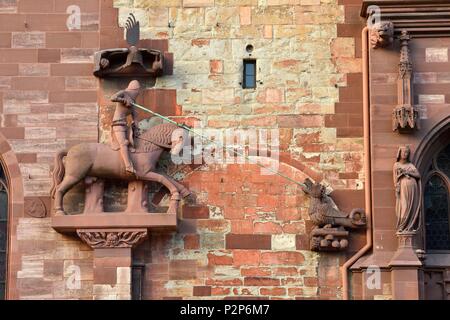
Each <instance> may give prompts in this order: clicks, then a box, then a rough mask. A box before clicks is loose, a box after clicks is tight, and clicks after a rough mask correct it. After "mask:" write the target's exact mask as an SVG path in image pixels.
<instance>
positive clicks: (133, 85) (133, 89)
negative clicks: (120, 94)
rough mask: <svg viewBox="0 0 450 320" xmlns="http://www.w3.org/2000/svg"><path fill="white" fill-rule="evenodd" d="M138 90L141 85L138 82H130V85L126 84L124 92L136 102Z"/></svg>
mask: <svg viewBox="0 0 450 320" xmlns="http://www.w3.org/2000/svg"><path fill="white" fill-rule="evenodd" d="M140 90H141V84H140V83H139V81H137V80H131V81H130V83H129V84H128V87H127V88H126V89H125V92H126V93H127V94H128V95H129V96H130V98H132V99H133V100H136V98H137V96H138V95H139V92H140Z"/></svg>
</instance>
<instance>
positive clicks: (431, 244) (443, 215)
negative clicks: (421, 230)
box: [424, 145, 450, 250]
mask: <svg viewBox="0 0 450 320" xmlns="http://www.w3.org/2000/svg"><path fill="white" fill-rule="evenodd" d="M449 186H450V145H448V146H447V147H446V148H444V149H443V150H442V151H441V152H439V153H438V154H437V156H436V157H435V158H434V159H433V162H432V165H431V168H430V172H429V174H428V176H427V180H426V183H425V190H424V194H425V199H424V209H425V232H426V248H427V250H450V218H449V213H450V210H449V208H450V199H449Z"/></svg>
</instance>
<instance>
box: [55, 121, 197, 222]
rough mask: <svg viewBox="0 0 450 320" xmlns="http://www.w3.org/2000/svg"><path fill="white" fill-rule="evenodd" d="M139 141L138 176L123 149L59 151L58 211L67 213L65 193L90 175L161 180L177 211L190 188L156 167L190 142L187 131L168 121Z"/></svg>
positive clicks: (95, 146)
mask: <svg viewBox="0 0 450 320" xmlns="http://www.w3.org/2000/svg"><path fill="white" fill-rule="evenodd" d="M136 142H137V143H136V151H135V152H134V153H132V154H131V159H132V161H133V163H134V166H135V168H136V176H135V175H133V174H130V173H128V172H126V171H125V165H124V164H123V161H122V158H121V157H120V154H119V152H118V151H114V150H113V149H112V148H111V147H110V146H109V145H106V144H103V143H81V144H78V145H75V146H73V147H71V148H70V149H69V150H62V151H60V152H58V153H57V155H56V158H55V168H54V170H53V186H52V189H51V191H50V192H51V195H52V197H53V198H54V199H55V201H54V203H55V206H54V210H55V212H56V214H64V208H63V197H64V195H65V194H66V193H67V191H69V190H70V189H71V188H72V187H74V186H75V185H76V184H77V183H78V182H80V181H82V180H83V179H84V178H86V177H97V178H104V179H120V180H126V181H135V180H144V181H155V182H159V183H161V184H162V185H164V186H165V187H166V188H167V189H168V190H169V192H170V194H171V202H170V208H172V211H175V212H176V208H177V206H178V201H179V200H180V195H181V196H182V197H186V196H188V195H189V194H190V191H189V190H188V189H187V188H186V187H184V186H183V185H182V184H180V183H178V182H176V181H175V180H174V179H172V178H170V177H169V176H167V175H165V174H160V173H156V172H155V169H156V165H157V163H158V160H159V158H160V156H161V154H162V152H163V151H164V150H170V153H171V154H173V155H178V154H179V153H180V152H181V150H182V149H183V146H184V145H185V144H188V143H190V139H189V136H188V135H187V132H186V131H185V130H184V129H181V128H179V127H177V126H176V125H173V124H167V123H164V124H160V125H156V126H154V127H152V128H150V129H149V130H147V131H146V132H144V133H143V134H141V135H140V136H138V137H137V138H136ZM64 157H65V163H63V158H64ZM170 210H171V209H169V211H170ZM175 212H169V213H175Z"/></svg>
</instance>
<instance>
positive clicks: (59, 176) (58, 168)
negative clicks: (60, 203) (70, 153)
mask: <svg viewBox="0 0 450 320" xmlns="http://www.w3.org/2000/svg"><path fill="white" fill-rule="evenodd" d="M66 155H67V150H61V151H58V153H57V154H56V157H55V168H54V169H53V173H52V188H51V189H50V195H51V197H52V198H55V193H56V188H57V187H58V185H59V184H60V183H61V181H62V180H63V179H64V173H65V171H66V170H65V168H64V163H63V158H64V157H65V156H66Z"/></svg>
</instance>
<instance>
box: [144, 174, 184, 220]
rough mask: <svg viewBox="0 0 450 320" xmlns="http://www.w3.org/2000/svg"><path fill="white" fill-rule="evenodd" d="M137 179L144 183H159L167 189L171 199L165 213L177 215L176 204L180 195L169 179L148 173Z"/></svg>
mask: <svg viewBox="0 0 450 320" xmlns="http://www.w3.org/2000/svg"><path fill="white" fill-rule="evenodd" d="M139 179H142V180H146V181H155V182H158V183H161V184H162V185H163V186H165V187H166V188H167V189H169V192H170V194H171V197H170V204H169V210H168V211H167V213H177V209H178V202H179V201H180V194H179V192H178V189H177V187H176V186H175V184H173V183H172V182H171V181H170V180H169V179H167V178H166V177H164V176H163V175H161V174H159V173H155V172H148V173H146V174H145V175H142V176H139Z"/></svg>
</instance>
